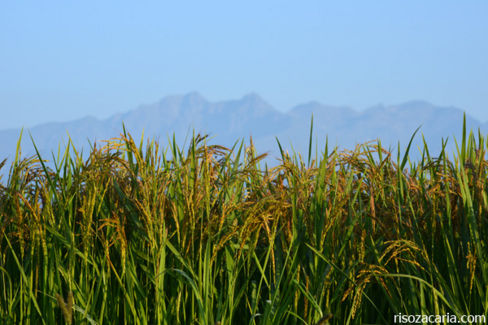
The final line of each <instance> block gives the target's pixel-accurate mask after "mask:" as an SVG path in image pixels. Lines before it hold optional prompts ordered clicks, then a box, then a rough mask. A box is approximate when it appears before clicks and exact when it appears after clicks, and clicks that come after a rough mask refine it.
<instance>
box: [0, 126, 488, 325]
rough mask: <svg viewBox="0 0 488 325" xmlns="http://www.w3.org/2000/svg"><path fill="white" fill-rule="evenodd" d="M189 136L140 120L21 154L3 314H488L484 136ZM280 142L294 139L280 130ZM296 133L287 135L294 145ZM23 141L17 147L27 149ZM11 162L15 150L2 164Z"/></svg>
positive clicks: (314, 320) (70, 317)
mask: <svg viewBox="0 0 488 325" xmlns="http://www.w3.org/2000/svg"><path fill="white" fill-rule="evenodd" d="M464 134H465V136H464V137H463V139H462V142H461V143H460V144H459V148H458V151H457V152H456V153H455V154H454V155H452V156H449V155H448V153H447V152H445V151H444V150H443V151H442V152H441V153H440V154H439V155H438V156H437V155H436V156H435V157H431V156H430V154H429V151H428V148H427V146H426V145H425V146H424V147H423V148H420V150H421V151H422V159H421V160H419V161H416V162H411V161H410V160H409V159H408V154H409V150H417V148H410V146H409V148H407V149H406V150H405V151H404V153H402V154H401V155H400V154H398V155H395V156H394V157H393V156H392V154H391V153H390V152H388V151H386V150H385V149H384V148H382V147H381V143H379V142H378V143H368V144H365V145H361V146H358V147H357V148H356V149H355V150H353V151H342V152H340V151H338V150H329V148H327V147H326V148H325V150H324V152H323V153H322V154H321V155H315V156H314V157H312V156H310V154H309V156H308V157H306V158H305V159H302V158H301V157H300V156H299V155H296V154H293V155H289V154H288V153H286V152H284V151H283V150H281V154H282V160H281V161H280V162H279V164H278V165H277V166H276V167H273V168H268V167H267V166H266V165H265V164H264V162H263V158H264V155H261V156H258V155H257V154H256V152H255V150H254V148H253V146H252V142H251V143H250V144H249V146H245V145H243V143H242V142H241V143H236V145H235V146H234V148H229V149H228V148H224V147H222V146H218V145H207V144H206V139H205V138H202V137H199V136H195V137H194V138H193V139H192V140H191V141H190V145H189V146H188V148H187V149H185V150H180V149H179V148H178V147H177V146H176V144H175V143H174V141H173V143H172V144H170V145H168V146H167V147H166V148H165V149H164V150H163V149H162V148H161V147H159V146H158V144H157V143H156V142H148V143H146V144H144V145H143V143H142V141H141V144H140V145H136V144H135V142H134V140H133V139H132V138H131V137H130V136H129V135H124V136H122V137H121V138H119V139H112V140H110V141H107V142H106V143H105V144H104V146H103V147H94V148H92V150H91V152H90V154H89V158H88V159H86V160H84V159H82V158H81V155H80V154H79V153H77V152H76V150H74V148H70V147H68V148H67V150H66V152H65V153H64V155H61V156H60V157H58V159H55V160H56V162H55V164H53V166H54V167H52V168H50V167H48V166H46V165H45V162H44V161H42V160H40V159H39V157H38V156H36V157H32V158H28V159H22V160H21V159H17V160H16V161H15V162H13V163H12V166H11V168H10V172H9V176H8V179H4V181H3V185H0V322H1V323H2V324H8V323H12V324H18V323H24V324H42V323H45V324H60V323H63V322H65V323H68V324H70V323H76V324H83V323H91V324H102V323H104V324H115V323H118V324H124V323H126V324H146V323H149V324H179V323H182V324H192V323H195V324H212V325H213V324H329V323H330V324H345V323H349V324H367V323H369V324H391V323H393V316H394V315H395V314H398V313H402V314H446V313H450V314H457V315H462V314H485V315H486V314H487V312H488V263H487V262H488V256H487V252H488V250H487V247H486V242H485V241H484V238H487V235H488V197H487V194H488V189H487V185H488V179H487V172H488V160H487V159H486V149H487V143H486V142H485V139H484V138H483V137H482V136H481V135H479V136H477V137H475V136H473V134H469V135H466V133H464ZM278 144H279V143H278ZM280 149H281V146H280ZM18 157H19V154H18ZM3 168H6V166H3Z"/></svg>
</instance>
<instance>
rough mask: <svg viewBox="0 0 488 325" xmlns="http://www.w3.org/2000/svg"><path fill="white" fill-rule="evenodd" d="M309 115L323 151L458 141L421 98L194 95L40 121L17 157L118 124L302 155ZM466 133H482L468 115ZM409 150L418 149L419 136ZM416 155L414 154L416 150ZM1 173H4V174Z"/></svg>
mask: <svg viewBox="0 0 488 325" xmlns="http://www.w3.org/2000/svg"><path fill="white" fill-rule="evenodd" d="M312 114H313V116H314V141H315V143H316V144H317V146H318V147H319V148H323V146H324V143H325V139H326V137H328V139H329V145H332V146H333V145H338V146H340V147H341V148H349V149H351V148H353V147H354V146H355V144H357V143H363V142H365V141H369V140H375V139H377V138H380V139H381V140H382V143H383V144H384V145H385V146H387V147H388V146H391V147H392V148H396V146H397V142H398V141H400V143H402V144H404V145H405V144H407V143H408V141H409V139H410V137H411V135H412V134H413V132H414V131H415V129H416V128H417V127H418V126H420V125H422V128H421V132H422V133H423V134H424V136H425V138H426V140H427V141H428V143H429V145H430V146H431V151H432V152H434V153H435V152H436V151H438V150H439V148H440V144H441V138H447V137H449V138H451V140H450V146H449V148H450V149H451V150H452V149H453V148H454V142H453V141H452V137H453V136H456V138H458V139H460V137H461V127H462V118H463V111H462V110H461V109H458V108H454V107H438V106H434V105H432V104H430V103H427V102H423V101H411V102H407V103H404V104H400V105H391V106H384V105H378V106H375V107H371V108H368V109H366V110H363V111H355V110H353V109H351V108H348V107H335V106H326V105H323V104H321V103H318V102H309V103H306V104H301V105H298V106H296V107H294V108H292V109H291V110H290V111H288V112H286V113H284V112H281V111H278V110H276V109H275V108H273V107H272V106H271V105H269V104H268V103H267V102H266V101H264V100H263V99H262V98H261V97H259V96H258V95H257V94H248V95H246V96H244V97H242V98H241V99H238V100H230V101H221V102H209V101H208V100H206V99H205V98H204V97H202V96H201V95H200V94H198V93H196V92H193V93H189V94H187V95H184V96H169V97H165V98H163V99H162V100H160V101H158V102H156V103H154V104H150V105H143V106H140V107H139V108H136V109H134V110H131V111H129V112H126V113H123V114H117V115H114V116H112V117H110V118H107V119H104V120H98V119H96V118H94V117H85V118H82V119H79V120H75V121H70V122H66V123H47V124H41V125H38V126H35V127H32V128H30V129H26V130H24V136H23V141H22V152H23V155H24V156H26V155H32V154H34V149H33V146H32V144H31V140H30V137H29V132H30V134H32V137H33V139H34V140H35V142H36V145H37V147H38V149H39V150H40V152H41V153H42V154H43V156H44V157H45V158H47V159H50V158H51V152H52V151H55V152H57V149H58V146H59V145H61V147H63V146H64V144H65V143H66V141H67V138H68V136H67V134H68V133H69V135H70V137H71V139H72V140H73V142H74V144H75V146H76V147H77V148H81V147H84V148H85V151H86V150H87V149H88V148H89V146H88V140H90V141H91V142H93V141H95V140H102V139H108V138H111V137H115V136H118V135H120V133H121V132H122V124H123V123H124V124H125V127H126V129H127V130H128V131H129V132H130V133H131V134H132V135H133V136H134V137H135V138H139V137H140V136H141V134H142V132H143V131H144V135H145V137H150V138H156V139H159V140H160V141H161V142H163V144H166V143H167V140H168V137H171V136H172V135H173V133H174V134H175V136H176V139H177V141H178V142H179V143H180V144H183V142H184V141H185V138H187V137H188V136H191V133H192V132H193V130H195V132H196V133H198V132H200V133H208V134H210V135H211V137H212V142H213V143H218V144H223V145H227V146H230V145H232V144H233V143H234V142H235V141H236V140H239V139H242V138H245V139H246V141H248V140H249V137H250V136H252V137H253V141H254V143H255V144H256V147H257V149H258V151H260V152H269V153H271V155H274V156H278V155H277V148H278V146H277V145H276V140H275V137H278V138H279V139H280V142H281V144H282V145H283V146H285V147H287V148H291V146H293V149H294V150H296V151H300V152H302V153H303V154H305V153H306V152H307V150H308V143H309V131H310V118H311V116H312ZM466 119H467V125H468V127H469V128H472V129H474V130H477V129H478V128H480V129H481V130H482V131H486V130H487V129H488V124H483V123H481V122H480V121H478V120H476V119H475V118H473V117H471V116H469V115H467V118H466ZM19 134H20V130H16V129H10V130H2V131H0V139H1V140H0V160H1V159H3V158H4V157H9V158H12V157H13V156H14V153H15V147H16V143H17V140H18V137H19ZM414 144H415V145H420V144H421V135H419V136H417V137H416V140H415V142H414ZM414 151H416V149H415V147H414ZM4 172H5V170H4Z"/></svg>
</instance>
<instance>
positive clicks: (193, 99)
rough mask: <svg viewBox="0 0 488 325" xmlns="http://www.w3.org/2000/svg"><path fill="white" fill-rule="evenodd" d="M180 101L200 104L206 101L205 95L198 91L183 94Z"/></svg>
mask: <svg viewBox="0 0 488 325" xmlns="http://www.w3.org/2000/svg"><path fill="white" fill-rule="evenodd" d="M182 102H183V103H185V104H188V105H194V104H197V103H199V104H201V103H205V102H207V100H206V99H205V97H203V96H202V95H201V94H200V93H199V92H197V91H192V92H189V93H188V94H186V95H183V97H182Z"/></svg>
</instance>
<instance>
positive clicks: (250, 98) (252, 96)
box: [241, 92, 269, 105]
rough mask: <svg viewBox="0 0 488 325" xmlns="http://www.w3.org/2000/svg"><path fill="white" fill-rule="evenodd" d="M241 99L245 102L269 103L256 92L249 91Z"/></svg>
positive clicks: (253, 103) (254, 103)
mask: <svg viewBox="0 0 488 325" xmlns="http://www.w3.org/2000/svg"><path fill="white" fill-rule="evenodd" d="M241 100H242V101H243V102H246V103H249V104H252V105H256V104H264V105H269V104H268V103H267V102H266V101H265V100H264V99H263V98H262V97H261V96H259V95H258V94H257V93H255V92H251V93H248V94H246V95H244V96H243V97H242V98H241Z"/></svg>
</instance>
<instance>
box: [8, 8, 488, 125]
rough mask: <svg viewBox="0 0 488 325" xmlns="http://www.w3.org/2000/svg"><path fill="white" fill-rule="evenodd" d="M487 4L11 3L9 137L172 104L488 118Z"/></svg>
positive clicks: (9, 9)
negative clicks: (312, 105)
mask: <svg viewBox="0 0 488 325" xmlns="http://www.w3.org/2000/svg"><path fill="white" fill-rule="evenodd" d="M487 13H488V1H463V2H461V1H448V0H443V1H414V0H412V1H402V2H400V1H334V2H332V1H293V2H292V1H289V2H287V1H242V2H239V3H237V2H235V1H210V0H209V1H198V2H197V1H193V2H192V1H178V2H177V1H171V2H166V3H163V2H162V1H140V2H134V1H82V2H81V1H80V2H76V3H75V2H74V1H70V2H68V1H37V2H30V3H28V2H25V1H2V3H1V4H0V110H1V113H2V119H1V120H0V128H10V127H19V126H22V125H24V126H31V125H35V124H38V123H42V122H46V121H64V120H70V119H75V118H79V117H83V116H86V115H93V116H96V117H100V118H103V117H108V116H110V115H111V114H114V113H116V112H121V111H127V110H129V109H132V108H135V107H136V106H138V105H139V104H143V103H150V102H154V101H156V100H158V99H159V98H161V97H164V96H166V95H170V94H182V93H187V92H189V91H194V90H196V91H199V92H200V93H201V94H203V95H204V96H205V97H207V98H208V99H210V100H223V99H230V98H239V97H241V96H242V95H244V94H246V93H248V92H251V91H254V92H257V93H259V94H260V95H261V96H262V97H264V98H265V99H266V100H268V101H269V102H270V103H271V104H272V105H274V106H275V107H277V108H278V109H280V110H287V109H289V108H291V107H292V106H294V105H295V104H298V103H302V102H305V101H309V100H318V101H320V102H323V103H326V104H333V105H348V106H351V107H353V108H356V109H363V108H366V107H369V106H372V105H375V104H378V103H384V104H395V103H400V102H404V101H408V100H412V99H423V100H427V101H430V102H432V103H435V104H439V105H454V106H457V107H460V108H463V109H466V110H467V111H468V112H469V113H471V114H472V115H474V116H475V117H477V118H479V119H481V120H483V121H486V120H488V59H487V58H488V19H486V14H487Z"/></svg>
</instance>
